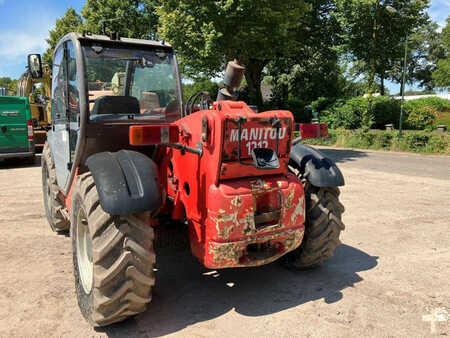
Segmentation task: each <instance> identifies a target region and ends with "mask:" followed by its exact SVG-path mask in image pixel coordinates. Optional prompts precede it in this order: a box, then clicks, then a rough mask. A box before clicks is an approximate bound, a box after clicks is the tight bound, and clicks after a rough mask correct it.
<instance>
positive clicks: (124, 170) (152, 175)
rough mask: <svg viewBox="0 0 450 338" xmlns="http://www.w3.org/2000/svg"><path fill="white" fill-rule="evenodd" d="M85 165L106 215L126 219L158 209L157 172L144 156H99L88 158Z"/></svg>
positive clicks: (126, 153) (123, 153)
mask: <svg viewBox="0 0 450 338" xmlns="http://www.w3.org/2000/svg"><path fill="white" fill-rule="evenodd" d="M86 164H87V166H88V167H89V170H90V171H91V173H92V176H93V178H94V182H95V185H96V187H97V191H98V195H99V199H100V205H101V206H102V208H103V210H105V211H106V212H107V213H109V214H111V215H117V216H126V215H129V214H132V213H137V212H143V211H154V210H156V209H158V208H159V207H161V203H162V202H161V190H160V187H159V184H158V169H157V166H156V164H155V163H154V162H153V161H152V160H151V159H150V158H148V157H147V156H145V155H143V154H141V153H138V152H136V151H129V150H120V151H119V152H117V153H110V152H102V153H97V154H94V155H91V156H89V158H88V159H87V160H86Z"/></svg>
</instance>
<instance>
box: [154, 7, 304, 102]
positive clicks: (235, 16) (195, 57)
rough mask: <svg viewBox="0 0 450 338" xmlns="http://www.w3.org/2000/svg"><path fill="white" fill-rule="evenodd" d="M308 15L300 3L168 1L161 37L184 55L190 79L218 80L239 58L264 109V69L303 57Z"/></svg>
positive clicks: (254, 98) (161, 10)
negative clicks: (229, 63)
mask: <svg viewBox="0 0 450 338" xmlns="http://www.w3.org/2000/svg"><path fill="white" fill-rule="evenodd" d="M307 9H308V7H307V6H306V5H305V4H304V2H303V1H298V0H285V1H272V0H262V1H252V0H235V1H213V0H205V1H192V0H168V1H165V2H164V5H163V6H160V7H158V10H157V13H158V14H159V16H160V26H159V33H160V34H161V36H162V37H163V38H164V39H166V40H167V41H169V42H170V43H171V44H172V45H173V46H174V47H175V48H176V49H177V50H178V53H179V55H180V59H181V66H182V69H183V72H184V74H186V75H187V76H189V77H192V78H197V77H205V76H211V77H212V76H217V75H218V74H219V73H220V72H222V71H223V69H224V66H225V63H226V62H227V61H229V60H232V59H234V58H238V59H239V60H240V61H241V62H242V63H243V64H244V65H245V66H246V68H247V71H246V74H245V77H246V80H247V84H248V88H249V94H250V99H251V101H250V103H253V104H258V105H259V106H261V105H262V95H261V88H260V86H261V81H262V79H263V69H264V67H266V65H267V64H268V63H269V62H271V61H273V60H275V59H278V58H280V57H282V56H289V55H295V54H296V53H297V51H298V50H299V48H300V47H301V41H300V40H299V35H298V32H299V29H300V28H301V26H302V21H303V17H304V14H305V12H306V11H307Z"/></svg>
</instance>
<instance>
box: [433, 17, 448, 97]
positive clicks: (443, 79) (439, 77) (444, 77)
mask: <svg viewBox="0 0 450 338" xmlns="http://www.w3.org/2000/svg"><path fill="white" fill-rule="evenodd" d="M440 43H441V46H442V48H443V51H444V52H443V57H442V58H441V59H440V60H438V61H437V65H436V70H435V71H434V72H433V79H434V81H435V83H436V85H437V86H438V87H440V88H442V89H449V88H450V16H448V17H447V25H446V26H445V27H444V29H443V30H442V33H441V38H440Z"/></svg>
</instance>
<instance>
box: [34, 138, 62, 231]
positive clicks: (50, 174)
mask: <svg viewBox="0 0 450 338" xmlns="http://www.w3.org/2000/svg"><path fill="white" fill-rule="evenodd" d="M33 159H34V157H33ZM41 167H42V195H43V197H44V208H45V215H46V216H47V220H48V223H49V224H50V227H51V228H52V230H53V231H57V232H60V231H67V230H68V229H69V226H70V224H69V221H68V220H67V219H66V218H65V217H64V215H63V209H64V204H63V202H62V201H61V200H60V199H59V197H58V195H59V188H58V184H57V182H56V171H55V164H54V163H53V160H52V156H51V152H50V147H49V146H48V143H47V142H46V143H45V145H44V150H43V151H42V159H41Z"/></svg>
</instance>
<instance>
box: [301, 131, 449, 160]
mask: <svg viewBox="0 0 450 338" xmlns="http://www.w3.org/2000/svg"><path fill="white" fill-rule="evenodd" d="M302 143H304V144H313V145H314V144H315V145H328V146H338V147H349V148H361V149H375V150H392V151H408V152H417V153H437V154H447V155H450V133H448V132H446V133H439V132H436V131H433V132H428V131H409V130H408V131H404V132H403V134H402V138H401V139H400V140H399V139H398V132H397V131H384V130H376V131H368V132H363V131H359V130H345V129H334V130H333V129H331V130H329V137H327V138H323V139H306V140H303V141H302Z"/></svg>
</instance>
